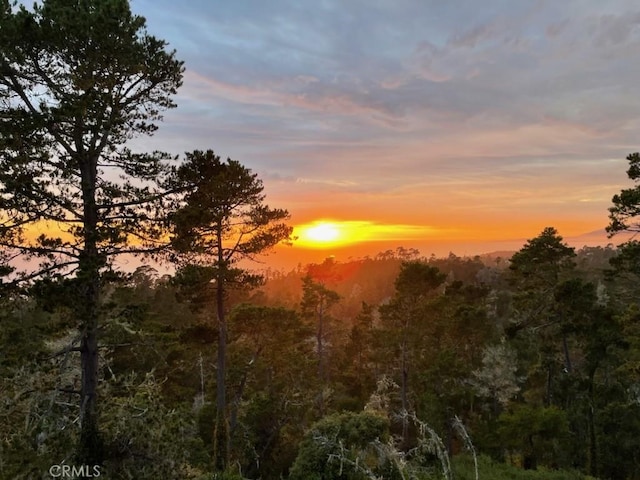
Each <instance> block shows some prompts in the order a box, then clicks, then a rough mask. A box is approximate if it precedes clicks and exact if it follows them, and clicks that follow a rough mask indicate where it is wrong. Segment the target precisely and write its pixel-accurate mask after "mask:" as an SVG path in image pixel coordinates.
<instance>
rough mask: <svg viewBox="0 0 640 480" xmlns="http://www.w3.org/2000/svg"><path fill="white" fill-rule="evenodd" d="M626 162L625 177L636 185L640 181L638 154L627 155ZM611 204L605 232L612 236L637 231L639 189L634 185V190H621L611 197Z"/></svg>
mask: <svg viewBox="0 0 640 480" xmlns="http://www.w3.org/2000/svg"><path fill="white" fill-rule="evenodd" d="M627 161H628V162H629V169H628V170H627V176H628V177H629V179H630V180H633V181H634V182H635V183H636V184H637V183H638V180H639V179H640V175H639V172H640V154H639V153H637V152H636V153H632V154H630V155H628V156H627ZM611 202H612V203H613V206H612V207H610V208H609V225H608V226H607V232H609V233H610V234H611V235H614V234H616V233H618V232H622V231H632V232H633V231H638V228H639V226H638V223H637V221H636V217H638V215H640V187H639V186H638V185H636V186H635V187H634V188H626V189H623V190H622V191H621V192H620V193H619V194H616V195H614V196H613V198H612V199H611ZM634 222H636V223H634Z"/></svg>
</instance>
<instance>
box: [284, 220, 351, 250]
mask: <svg viewBox="0 0 640 480" xmlns="http://www.w3.org/2000/svg"><path fill="white" fill-rule="evenodd" d="M294 235H295V236H297V237H298V238H297V241H296V243H298V244H302V245H304V246H306V247H312V248H314V247H315V248H323V247H330V246H335V245H338V244H341V243H344V242H345V240H346V238H345V232H344V231H343V229H342V228H341V226H340V224H339V223H336V222H330V221H324V220H320V221H316V222H313V223H308V224H306V225H300V226H299V227H297V228H296V229H295V231H294Z"/></svg>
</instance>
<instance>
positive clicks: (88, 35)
mask: <svg viewBox="0 0 640 480" xmlns="http://www.w3.org/2000/svg"><path fill="white" fill-rule="evenodd" d="M166 46H167V45H166V43H165V42H164V41H162V40H159V39H157V38H155V37H153V36H151V35H149V34H147V32H146V29H145V20H144V18H142V17H140V16H136V15H133V14H132V13H131V11H130V8H129V4H128V1H126V0H99V1H98V0H44V1H43V2H42V3H39V4H38V3H37V4H35V5H34V7H33V9H32V10H27V9H26V8H25V7H23V6H20V7H17V8H16V7H12V6H11V5H10V3H9V1H7V0H3V1H2V2H1V3H0V210H1V221H2V231H3V235H2V240H1V245H2V246H3V247H5V248H6V249H8V250H9V251H12V252H16V253H17V254H22V255H24V256H27V257H39V258H40V259H41V260H42V262H41V263H40V265H39V268H37V269H34V271H32V272H31V273H30V274H29V275H25V276H23V279H28V278H36V277H41V276H44V275H46V274H49V273H51V272H54V271H63V272H65V273H67V274H71V273H74V274H75V282H76V291H77V297H76V298H75V302H74V303H75V310H76V316H77V319H78V323H79V327H80V331H81V339H80V346H79V347H77V349H78V350H79V351H80V354H81V366H82V382H81V383H82V386H81V389H80V391H79V394H80V418H81V425H82V429H81V437H80V438H81V439H80V444H79V450H78V454H79V457H80V459H81V460H82V461H83V462H84V463H100V462H101V461H102V447H101V441H100V435H99V431H98V423H97V400H96V398H97V397H96V395H97V383H98V323H99V322H98V316H99V308H98V307H99V303H100V283H101V282H100V279H101V272H103V271H104V270H105V269H106V268H107V267H108V266H109V264H110V262H111V260H112V259H113V257H114V256H115V255H117V254H121V253H127V252H128V253H136V252H142V251H146V250H147V249H148V248H152V244H154V241H155V240H157V239H158V238H159V234H160V231H159V227H158V224H157V223H155V222H154V216H155V215H154V214H155V213H158V211H157V210H156V204H155V201H156V200H157V199H158V198H160V197H161V193H162V192H161V190H160V189H158V188H157V187H156V186H155V183H154V182H155V180H156V179H157V178H158V177H161V176H162V174H163V168H164V167H163V165H164V164H163V159H166V156H164V155H161V154H159V153H156V154H133V153H132V152H131V151H130V150H129V148H127V147H126V142H127V141H128V140H130V139H131V138H133V137H136V136H139V135H151V134H152V133H153V132H154V131H155V130H156V129H157V125H156V124H157V122H158V121H159V120H161V118H162V116H161V112H162V111H163V110H165V109H168V108H172V107H174V106H175V104H174V102H173V101H172V99H171V97H172V95H173V94H175V93H176V90H177V88H178V87H179V86H180V84H181V81H182V73H183V67H182V63H181V62H179V61H178V60H176V58H175V52H167V51H166ZM35 227H37V228H39V229H42V230H45V231H46V232H47V233H43V234H41V235H40V236H38V237H37V238H35V239H33V238H32V237H33V232H34V228H35ZM154 246H155V245H154Z"/></svg>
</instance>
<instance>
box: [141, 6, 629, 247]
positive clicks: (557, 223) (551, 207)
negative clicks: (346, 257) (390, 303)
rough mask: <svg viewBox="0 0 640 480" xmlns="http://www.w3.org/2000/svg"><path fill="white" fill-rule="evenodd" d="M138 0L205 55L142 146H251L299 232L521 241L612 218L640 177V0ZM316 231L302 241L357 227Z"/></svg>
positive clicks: (426, 243) (187, 47)
mask: <svg viewBox="0 0 640 480" xmlns="http://www.w3.org/2000/svg"><path fill="white" fill-rule="evenodd" d="M131 8H132V10H133V11H134V13H136V14H140V15H142V16H144V17H145V18H146V19H147V27H148V31H149V32H150V33H151V34H153V35H155V36H157V37H159V38H162V39H164V40H166V41H167V42H168V43H169V48H171V49H175V50H176V51H177V57H178V58H179V59H181V60H184V62H185V68H186V70H185V76H184V85H183V86H182V87H181V89H180V90H179V92H178V95H177V96H176V98H175V100H176V102H177V104H178V108H176V109H174V110H171V111H168V112H166V114H165V119H164V122H163V123H162V124H161V125H160V130H159V131H158V132H157V133H156V134H155V136H153V137H151V138H144V139H142V138H141V139H138V140H136V143H135V144H134V145H135V146H136V147H138V148H140V149H147V150H150V149H154V150H155V149H161V150H166V151H170V152H172V153H175V154H182V153H184V152H185V151H192V150H195V149H202V150H205V149H213V150H214V151H216V153H217V154H219V155H220V156H222V157H223V158H226V157H230V158H233V159H234V160H238V161H240V162H241V163H243V164H244V165H246V166H247V167H249V168H251V169H252V170H253V171H254V172H256V173H258V175H259V177H260V178H261V179H262V180H263V182H264V185H265V193H266V194H267V203H268V204H269V205H270V206H272V207H278V208H286V209H288V210H289V212H290V213H291V223H292V224H293V225H294V226H297V227H298V229H297V232H299V233H302V232H303V227H302V225H305V224H306V225H308V224H313V222H318V221H321V220H325V221H333V222H334V226H336V228H344V229H345V230H344V231H345V232H347V233H346V234H345V235H347V236H349V238H351V239H353V240H354V242H355V241H356V240H357V243H356V244H357V245H359V248H360V250H359V251H362V252H364V251H365V250H367V248H368V249H369V250H371V249H373V250H377V251H380V250H383V249H386V248H391V247H395V246H398V245H404V246H413V247H419V248H420V250H421V252H423V253H424V254H428V253H430V252H435V253H437V254H440V253H442V251H445V250H446V251H448V250H452V251H454V252H455V253H458V254H476V253H482V252H483V251H491V250H495V249H500V248H502V247H506V245H507V244H506V243H504V242H506V241H509V242H511V243H513V242H514V241H515V244H514V245H516V247H515V248H516V249H517V244H518V241H519V242H520V244H522V241H523V240H524V239H527V238H532V237H535V236H536V235H538V234H539V233H540V232H541V231H542V229H543V228H544V227H546V226H553V227H556V228H557V229H558V230H559V232H560V234H561V235H563V236H565V237H579V236H581V235H583V234H586V233H588V232H593V231H596V230H602V229H603V228H604V227H605V226H606V225H607V222H608V219H607V213H608V212H607V208H608V207H609V206H610V205H611V197H612V196H613V195H614V194H615V193H617V192H619V191H620V189H621V188H628V187H630V186H631V183H630V181H628V180H627V178H626V173H625V171H626V168H627V162H626V160H625V157H626V156H627V155H628V154H629V153H631V152H634V151H637V150H638V143H637V140H638V132H639V131H640V95H639V89H640V87H639V85H640V61H639V60H640V4H639V3H638V2H637V1H636V0H633V1H626V0H607V1H606V2H604V1H602V0H593V1H592V0H566V1H562V2H558V1H533V0H532V1H524V0H522V1H514V0H504V1H503V0H483V1H482V2H479V1H477V0H451V1H441V0H432V1H428V0H412V1H409V0H388V1H383V0H366V1H365V0H343V1H338V0H314V1H300V0H270V1H268V2H262V1H257V0H254V1H242V0H234V1H225V0H218V1H210V0H189V1H186V2H175V1H173V0H132V2H131ZM341 222H346V223H341ZM316 225H317V224H316ZM354 232H355V233H354ZM329 236H331V235H329ZM580 238H582V237H580ZM345 239H346V237H345ZM500 242H502V243H500ZM312 243H313V242H307V244H304V242H302V244H300V245H297V246H296V245H295V244H294V247H292V248H293V250H292V251H294V252H295V255H303V250H305V249H306V250H309V251H311V250H310V247H312V246H315V247H316V248H315V250H314V251H316V250H320V251H319V252H317V255H327V254H331V253H333V252H334V250H335V251H337V250H339V248H338V247H339V246H340V245H338V243H339V242H337V243H336V242H333V243H332V241H326V242H324V243H323V242H322V241H318V242H316V244H315V245H312ZM511 243H509V245H511ZM614 243H615V241H614ZM320 246H323V247H324V248H317V247H320ZM353 246H355V245H352V247H353ZM367 253H371V252H367ZM287 255H292V254H287Z"/></svg>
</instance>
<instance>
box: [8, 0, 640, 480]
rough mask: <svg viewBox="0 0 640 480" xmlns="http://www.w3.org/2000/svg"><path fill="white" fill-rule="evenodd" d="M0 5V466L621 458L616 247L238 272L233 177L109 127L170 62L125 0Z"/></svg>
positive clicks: (271, 219) (563, 468)
mask: <svg viewBox="0 0 640 480" xmlns="http://www.w3.org/2000/svg"><path fill="white" fill-rule="evenodd" d="M0 22H1V23H0V100H1V103H0V221H1V224H0V248H1V249H0V279H1V280H2V282H1V283H0V345H1V346H2V350H1V351H0V402H1V403H0V404H1V409H0V415H1V416H2V421H0V478H3V479H4V478H6V479H36V478H96V477H102V478H109V479H158V478H159V479H185V478H190V479H200V480H206V479H227V480H232V479H236V480H239V479H256V480H257V479H265V480H266V479H281V478H282V479H284V478H289V479H295V480H297V479H299V480H307V479H310V480H313V479H318V480H321V479H326V480H328V479H350V480H366V479H385V480H386V479H394V480H395V479H417V480H428V479H436V478H445V479H454V478H456V479H477V478H487V479H496V480H499V479H501V478H505V479H506V478H511V479H551V480H553V479H558V480H560V479H586V478H600V479H629V480H631V479H638V478H640V473H639V472H640V435H639V434H640V308H639V297H638V280H639V275H640V243H638V242H637V241H633V240H631V241H629V242H627V243H625V244H623V245H621V246H619V247H617V248H614V247H613V246H609V247H584V248H582V249H580V250H578V251H576V250H575V249H574V248H572V247H569V246H568V245H567V244H566V243H565V242H564V241H563V238H562V237H561V236H560V234H559V232H558V231H557V230H556V229H555V228H552V227H548V228H545V229H544V230H543V231H542V232H540V233H539V235H538V236H536V237H534V238H531V239H529V240H528V241H527V242H526V244H525V245H524V246H523V247H522V248H521V249H520V250H518V251H517V252H515V253H513V254H510V255H507V256H492V255H484V256H476V257H473V258H463V257H458V256H456V255H454V254H453V253H451V254H450V255H449V256H448V257H446V258H436V257H434V256H431V257H428V258H425V257H423V256H421V253H420V252H419V251H417V250H414V249H406V248H402V247H398V248H397V249H395V250H388V251H386V252H381V253H380V254H378V255H376V256H375V257H372V258H369V257H367V258H360V259H356V260H350V261H348V262H341V261H338V260H336V259H334V258H333V257H329V258H327V259H326V260H325V261H324V262H323V263H321V264H312V265H306V266H303V265H300V266H299V267H298V268H297V269H295V270H293V271H291V272H284V271H272V270H269V271H266V272H264V271H263V272H262V273H260V272H259V271H257V270H252V268H251V263H250V262H251V260H252V259H254V258H255V257H256V256H257V255H259V254H262V253H264V252H268V251H269V250H271V249H272V248H273V247H275V246H276V245H278V244H281V243H291V242H295V238H293V236H292V232H293V230H292V227H291V226H290V225H289V221H290V216H289V213H288V211H287V210H284V209H281V208H271V207H269V206H268V205H267V204H266V197H265V194H264V188H263V184H262V181H261V180H260V179H259V178H258V176H257V175H256V174H255V173H253V172H252V171H251V170H250V169H248V168H246V167H245V166H243V165H242V164H241V163H239V162H238V161H235V160H231V159H227V160H222V159H221V158H220V157H219V156H218V155H216V154H215V153H214V152H213V151H212V150H207V151H200V150H195V151H193V152H190V153H187V154H185V156H184V158H182V159H179V158H173V157H172V156H171V155H168V154H166V153H162V152H152V153H142V154H140V153H133V152H132V151H131V150H130V149H129V147H128V142H129V141H130V140H131V139H132V138H134V137H136V136H147V135H151V134H152V133H153V132H154V131H155V130H156V128H157V123H158V122H159V121H160V120H161V118H162V115H161V114H162V112H163V111H164V110H166V109H169V108H173V107H174V106H175V104H174V103H173V100H172V95H174V94H175V93H176V91H177V89H178V88H179V87H180V85H181V82H182V75H183V72H184V67H183V64H182V63H181V62H180V61H178V60H177V59H176V57H175V55H176V54H175V52H169V51H167V50H166V44H165V43H164V42H163V41H161V40H158V39H157V38H155V37H153V36H151V35H149V34H147V32H146V30H145V21H144V19H143V18H141V17H138V16H135V15H133V14H132V13H131V11H130V9H129V4H128V2H127V1H125V0H101V1H91V0H82V1H80V0H45V1H43V2H41V3H40V4H36V5H35V6H34V7H33V9H31V10H28V9H26V8H25V7H21V6H15V5H12V4H11V3H10V2H9V1H7V0H4V1H2V3H0ZM628 161H629V170H628V172H627V173H628V176H629V178H630V179H631V180H633V181H637V180H638V179H639V178H640V155H638V154H632V155H630V156H629V157H628ZM612 193H615V192H612ZM612 203H613V206H612V207H611V208H610V209H609V226H608V227H607V229H608V231H609V233H611V234H612V235H614V234H615V233H617V232H622V231H634V230H637V228H638V225H637V224H636V223H634V222H636V221H637V217H638V215H640V207H639V205H640V187H638V186H636V187H634V188H630V189H627V190H622V191H621V192H620V193H619V194H617V195H615V196H614V197H613V199H612ZM603 223H604V222H603ZM130 255H139V256H142V257H143V258H145V259H147V263H146V265H145V266H142V267H139V268H137V269H136V270H135V271H134V272H124V271H123V270H122V269H121V268H120V264H119V263H118V262H119V259H120V258H122V257H123V256H130ZM158 265H163V266H167V265H168V266H170V268H171V272H172V273H171V274H167V275H159V274H158V271H157V270H156V269H155V268H154V266H155V267H157V266H158Z"/></svg>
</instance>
